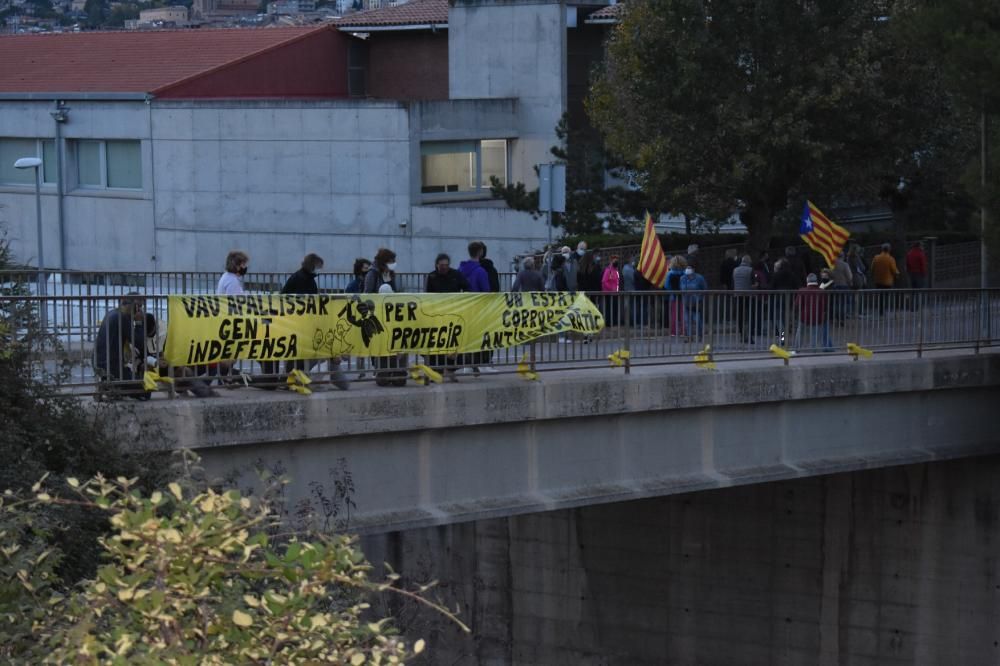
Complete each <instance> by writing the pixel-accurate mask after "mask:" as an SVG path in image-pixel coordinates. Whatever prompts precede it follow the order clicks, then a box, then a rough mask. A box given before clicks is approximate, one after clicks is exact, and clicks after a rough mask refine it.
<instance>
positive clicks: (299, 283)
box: [281, 268, 319, 294]
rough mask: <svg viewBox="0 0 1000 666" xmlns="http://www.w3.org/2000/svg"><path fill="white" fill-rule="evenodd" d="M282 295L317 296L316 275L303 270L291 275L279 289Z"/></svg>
mask: <svg viewBox="0 0 1000 666" xmlns="http://www.w3.org/2000/svg"><path fill="white" fill-rule="evenodd" d="M281 293H282V294H318V293H319V287H318V286H316V275H315V274H313V273H310V272H308V271H307V270H306V269H304V268H300V269H299V270H297V271H295V272H294V273H292V275H291V276H290V277H289V278H288V280H287V281H286V282H285V286H284V287H282V288H281Z"/></svg>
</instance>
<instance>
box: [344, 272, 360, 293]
mask: <svg viewBox="0 0 1000 666" xmlns="http://www.w3.org/2000/svg"><path fill="white" fill-rule="evenodd" d="M364 287H365V276H364V275H361V276H358V275H355V276H354V279H353V280H351V281H350V282H348V283H347V286H346V287H344V293H347V294H360V293H361V292H362V290H363V289H364Z"/></svg>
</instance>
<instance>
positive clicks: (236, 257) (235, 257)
mask: <svg viewBox="0 0 1000 666" xmlns="http://www.w3.org/2000/svg"><path fill="white" fill-rule="evenodd" d="M249 264H250V257H248V256H247V254H246V252H243V251H242V250H232V251H231V252H230V253H229V254H227V255H226V272H225V273H223V274H222V277H220V278H219V284H218V286H216V288H215V293H217V294H219V295H222V296H238V295H240V294H242V293H244V291H243V276H244V275H246V274H247V266H248V265H249Z"/></svg>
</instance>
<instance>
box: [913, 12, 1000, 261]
mask: <svg viewBox="0 0 1000 666" xmlns="http://www.w3.org/2000/svg"><path fill="white" fill-rule="evenodd" d="M904 18H905V21H904V25H905V27H906V29H907V34H908V35H909V37H910V39H911V43H912V44H914V45H915V46H916V47H918V48H921V49H923V50H924V51H925V52H927V53H929V54H930V55H931V57H933V58H935V60H936V61H937V63H938V66H939V69H940V71H941V73H942V75H943V78H944V81H945V82H946V83H947V85H949V86H950V88H951V89H952V90H953V91H954V92H955V93H956V94H958V95H960V96H961V97H962V99H964V100H965V102H966V104H967V105H968V107H969V109H970V110H971V112H970V114H969V115H970V116H971V117H973V118H975V121H976V122H978V124H979V127H978V128H977V129H978V130H979V136H978V137H977V144H976V145H974V146H972V147H971V149H970V150H969V151H968V162H969V164H968V169H967V173H966V183H967V185H968V189H969V190H970V191H971V192H974V193H975V196H976V199H977V201H978V203H979V204H980V205H981V206H982V207H983V208H984V209H985V210H986V211H987V218H986V219H987V223H988V225H989V226H987V234H986V239H987V240H988V241H990V242H991V245H993V247H994V251H996V249H997V248H1000V228H998V225H996V224H993V223H991V222H992V220H993V219H995V216H993V215H991V214H990V212H995V211H997V210H1000V184H998V183H997V178H996V177H995V174H997V173H1000V171H998V169H1000V158H998V157H1000V139H998V132H997V130H996V124H997V117H998V116H1000V5H998V4H997V3H996V2H979V1H978V0H912V1H911V2H908V3H906V12H905V13H904ZM983 145H985V147H986V148H987V150H986V160H985V162H986V163H985V164H982V161H983V159H982V158H983V155H982V154H981V149H982V147H983Z"/></svg>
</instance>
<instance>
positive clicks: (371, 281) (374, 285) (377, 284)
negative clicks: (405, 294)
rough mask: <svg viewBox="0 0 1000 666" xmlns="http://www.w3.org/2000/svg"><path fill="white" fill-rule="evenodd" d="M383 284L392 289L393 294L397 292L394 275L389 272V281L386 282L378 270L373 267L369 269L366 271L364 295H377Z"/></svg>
mask: <svg viewBox="0 0 1000 666" xmlns="http://www.w3.org/2000/svg"><path fill="white" fill-rule="evenodd" d="M383 284H388V285H389V286H390V287H392V291H393V293H396V292H397V291H399V290H398V289H396V274H395V273H393V272H392V271H389V280H388V281H386V279H385V277H383V275H382V272H381V271H380V270H379V269H377V268H375V267H374V266H373V267H372V268H370V269H369V270H368V274H367V275H365V286H364V292H365V293H366V294H377V293H379V289H380V288H381V287H382V285H383Z"/></svg>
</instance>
